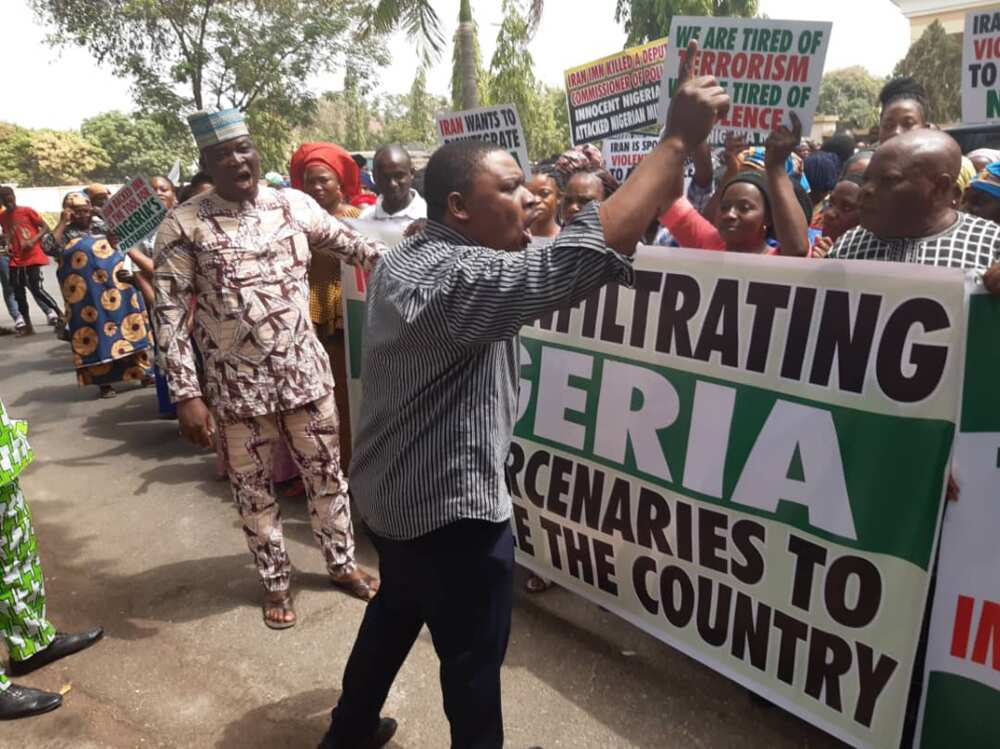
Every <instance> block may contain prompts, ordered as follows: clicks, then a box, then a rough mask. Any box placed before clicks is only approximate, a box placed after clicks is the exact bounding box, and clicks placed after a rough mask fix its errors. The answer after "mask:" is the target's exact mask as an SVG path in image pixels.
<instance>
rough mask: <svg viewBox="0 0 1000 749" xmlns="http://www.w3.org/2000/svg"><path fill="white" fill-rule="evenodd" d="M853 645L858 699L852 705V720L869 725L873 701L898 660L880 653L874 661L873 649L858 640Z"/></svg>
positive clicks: (893, 671)
mask: <svg viewBox="0 0 1000 749" xmlns="http://www.w3.org/2000/svg"><path fill="white" fill-rule="evenodd" d="M854 647H855V650H856V651H857V653H858V701H857V703H856V704H855V705H854V720H856V721H857V722H858V723H860V724H861V725H863V726H868V727H871V724H872V716H873V715H874V714H875V703H876V702H878V698H879V696H880V695H881V694H882V690H884V689H885V685H886V684H888V683H889V679H891V678H892V675H893V673H895V671H896V666H898V665H899V662H898V661H896V660H894V659H892V658H890V657H889V656H887V655H881V656H879V659H878V663H875V651H874V650H872V649H871V648H870V647H868V646H867V645H865V644H863V643H860V642H857V643H855V644H854Z"/></svg>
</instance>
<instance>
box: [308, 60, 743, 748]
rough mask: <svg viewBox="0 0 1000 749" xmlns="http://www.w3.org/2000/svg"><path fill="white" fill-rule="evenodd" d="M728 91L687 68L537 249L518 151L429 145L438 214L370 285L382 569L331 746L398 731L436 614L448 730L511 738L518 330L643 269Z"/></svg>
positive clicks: (356, 481)
mask: <svg viewBox="0 0 1000 749" xmlns="http://www.w3.org/2000/svg"><path fill="white" fill-rule="evenodd" d="M728 101H729V100H728V97H727V96H726V95H725V92H724V91H723V90H722V89H721V88H720V87H719V86H718V85H717V84H716V82H715V80H714V79H711V78H703V79H698V80H694V81H689V82H688V83H686V84H685V85H684V86H683V87H681V88H680V89H679V91H678V93H677V94H675V96H674V98H673V103H672V107H671V116H670V121H669V124H668V126H667V129H666V134H665V137H664V139H663V141H662V143H661V144H660V145H659V146H658V147H657V148H656V149H655V150H654V151H653V152H652V153H650V154H649V155H648V156H647V157H646V158H645V159H644V160H643V162H642V163H641V164H640V165H639V167H638V168H637V169H636V170H635V172H634V173H633V174H632V176H631V177H630V179H629V180H628V182H626V183H625V185H624V186H623V187H622V188H621V189H620V190H619V191H618V192H617V193H616V194H615V195H614V196H612V197H611V198H609V199H608V200H607V201H605V202H604V203H603V204H601V205H600V206H599V207H598V206H597V205H596V204H592V205H591V206H590V207H588V208H586V209H584V210H583V211H581V212H580V213H579V214H578V215H577V216H576V217H575V219H574V220H573V221H572V222H571V223H570V224H569V225H568V226H567V227H566V228H565V229H564V230H563V231H562V233H561V234H560V235H559V237H558V238H557V239H556V240H555V241H554V242H553V243H552V244H551V245H548V246H547V247H544V248H532V249H526V248H527V245H528V243H529V241H530V239H531V237H530V235H529V234H528V230H527V227H528V226H529V225H530V224H531V222H532V221H533V220H534V219H535V218H536V214H537V210H538V200H537V198H536V197H535V196H534V195H532V193H531V192H529V191H528V190H527V188H526V187H525V184H524V175H523V174H522V172H521V169H520V168H519V167H518V166H517V163H516V162H515V161H514V159H513V158H511V156H510V155H509V154H508V153H507V152H506V151H505V150H503V149H501V148H499V147H497V146H493V145H488V144H484V143H479V142H475V141H473V142H466V143H455V144H451V145H448V146H444V147H442V148H441V149H439V150H438V151H437V152H436V153H435V154H434V156H433V157H432V158H431V161H430V164H429V165H428V168H427V175H426V178H425V195H426V199H427V204H428V219H429V222H428V224H427V227H426V229H425V230H424V231H423V232H421V233H420V234H418V235H416V236H415V237H413V238H411V239H409V240H407V241H405V242H404V243H403V244H402V245H400V246H399V248H397V250H395V251H394V252H392V253H389V254H387V255H384V256H383V257H382V259H381V261H380V262H379V264H378V265H377V266H376V269H375V271H374V273H373V274H372V277H371V279H370V282H369V286H368V308H367V329H366V333H365V362H364V365H363V369H362V382H363V385H364V397H363V401H362V403H363V405H362V411H361V420H360V425H359V428H358V439H357V443H356V446H355V453H354V459H353V461H352V463H351V479H352V488H353V494H354V498H355V501H356V503H357V505H358V509H359V510H360V511H361V514H362V516H363V518H364V520H365V523H366V524H367V526H368V528H369V529H370V531H371V535H372V540H373V543H374V544H375V547H376V548H377V550H378V552H379V569H380V574H381V580H382V586H381V588H380V590H379V593H378V594H377V595H376V597H375V598H374V599H373V600H372V602H371V603H370V604H369V605H368V609H367V611H366V613H365V618H364V621H363V623H362V625H361V629H360V631H359V633H358V638H357V641H356V642H355V645H354V650H353V652H352V653H351V657H350V660H349V661H348V663H347V668H346V670H345V673H344V682H343V692H342V695H341V698H340V702H339V703H338V705H337V707H336V708H335V709H334V711H333V716H332V721H331V726H330V730H329V732H328V733H327V735H326V737H325V739H324V741H323V744H322V746H323V747H328V748H329V747H379V746H383V745H384V744H385V743H386V742H388V741H389V739H390V738H391V736H392V734H393V733H394V732H395V728H396V724H395V722H394V721H392V720H391V719H387V718H386V719H381V720H380V712H381V709H382V705H383V704H384V702H385V699H386V697H387V695H388V692H389V688H390V687H391V685H392V682H393V679H394V678H395V676H396V673H397V671H398V670H399V668H400V666H401V665H402V663H403V661H404V660H405V658H406V655H407V653H408V652H409V650H410V648H411V647H412V645H413V642H414V641H415V639H416V637H417V635H418V633H419V632H420V629H421V627H422V626H423V625H424V624H427V626H428V628H429V629H430V632H431V637H432V639H433V642H434V647H435V650H436V651H437V654H438V657H439V658H440V660H441V687H442V691H443V692H444V708H445V712H446V714H447V716H448V720H449V722H450V724H451V742H452V746H453V747H460V748H462V749H468V748H470V747H475V748H477V749H479V748H482V749H500V747H502V746H503V735H504V734H503V719H502V714H501V705H500V667H501V664H502V663H503V659H504V654H505V652H506V648H507V639H508V636H509V633H510V617H511V604H512V596H513V593H512V573H513V563H514V544H513V538H512V535H511V530H510V523H509V520H510V515H511V500H510V495H509V494H508V492H507V489H506V486H505V481H504V463H505V459H506V457H507V453H508V450H509V448H510V441H511V436H512V433H513V428H514V422H515V420H516V414H517V382H518V372H519V366H518V364H519V363H518V343H517V333H518V330H519V329H520V328H521V326H522V325H525V324H527V323H530V322H532V321H533V320H535V319H537V318H538V317H540V316H541V315H543V314H545V313H546V312H550V311H553V310H556V309H559V308H562V307H565V306H567V305H571V304H574V303H576V302H579V301H581V300H583V299H584V298H585V297H587V296H589V295H590V294H591V293H593V292H594V291H595V290H597V289H598V288H600V287H601V286H603V285H604V284H607V283H609V282H620V283H625V284H630V283H631V281H632V267H631V264H630V262H629V261H628V260H627V256H630V255H631V254H632V252H633V251H634V249H635V245H636V243H637V242H638V241H639V239H640V238H641V236H642V235H643V232H644V231H645V230H646V228H647V227H648V226H649V223H650V222H651V221H652V220H653V218H655V217H656V216H657V215H659V212H660V211H661V209H662V208H663V206H662V205H661V203H662V196H663V195H664V194H665V193H666V188H667V185H668V183H669V182H670V181H671V180H673V179H674V178H675V177H676V175H677V174H678V173H679V172H680V170H681V169H682V168H683V163H684V159H685V156H686V154H687V153H688V152H689V151H690V150H691V148H692V147H693V146H694V145H696V144H698V143H700V142H701V141H702V140H703V139H704V138H705V137H706V136H707V135H708V133H709V131H710V130H711V127H712V124H713V122H714V121H715V117H716V113H717V112H718V111H722V110H724V109H726V108H727V107H728ZM609 248H612V249H609ZM512 250H513V251H512Z"/></svg>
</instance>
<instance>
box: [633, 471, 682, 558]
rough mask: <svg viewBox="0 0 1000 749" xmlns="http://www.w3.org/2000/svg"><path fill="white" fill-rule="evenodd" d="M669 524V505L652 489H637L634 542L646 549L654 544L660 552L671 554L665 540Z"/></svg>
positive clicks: (667, 542)
mask: <svg viewBox="0 0 1000 749" xmlns="http://www.w3.org/2000/svg"><path fill="white" fill-rule="evenodd" d="M669 526H670V505H669V503H668V502H667V500H665V499H664V498H663V497H662V496H660V495H659V494H658V493H657V492H654V491H653V490H652V489H647V488H646V487H642V489H640V490H639V506H638V508H637V514H636V519H635V535H636V543H638V544H639V545H640V546H643V547H645V548H647V549H652V548H653V547H654V546H655V547H656V550H657V551H658V552H660V553H661V554H671V555H672V554H673V552H672V551H671V549H670V542H669V541H668V540H667V528H668V527H669Z"/></svg>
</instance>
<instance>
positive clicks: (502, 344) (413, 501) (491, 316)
mask: <svg viewBox="0 0 1000 749" xmlns="http://www.w3.org/2000/svg"><path fill="white" fill-rule="evenodd" d="M632 277H633V273H632V265H631V263H630V262H629V261H628V260H627V259H626V258H624V257H622V256H621V255H619V254H618V253H616V252H613V251H612V250H609V249H608V248H607V247H606V245H605V242H604V231H603V229H602V227H601V223H600V219H599V218H598V213H597V206H596V204H595V205H592V206H591V207H589V208H587V209H585V210H583V211H581V212H580V213H579V214H577V216H576V217H575V219H574V221H573V222H572V223H571V224H570V225H569V226H568V227H566V229H564V230H563V232H562V233H561V234H560V235H559V237H558V238H556V240H555V242H553V243H552V244H550V245H547V246H546V247H538V248H531V249H529V250H525V251H524V252H501V251H497V250H491V249H488V248H486V247H476V246H469V244H468V240H467V239H466V238H465V237H463V236H462V235H461V234H458V233H457V232H455V231H453V230H451V229H449V228H448V227H446V226H444V225H442V224H439V223H436V222H434V221H431V222H428V224H427V227H426V228H425V229H424V230H423V231H422V232H421V233H419V234H417V235H416V236H414V237H412V238H411V239H409V240H406V241H405V242H403V244H401V245H400V246H399V247H398V248H397V249H396V250H394V251H393V252H390V253H388V254H386V255H383V256H382V259H381V261H380V262H379V264H378V265H377V266H376V268H375V271H374V273H373V274H372V276H371V278H370V280H369V284H368V303H367V313H366V314H367V320H366V324H367V328H366V331H365V339H364V346H365V353H364V363H363V365H362V371H361V381H362V387H363V392H364V396H363V398H362V407H361V418H360V424H359V426H358V430H357V437H356V440H355V443H354V458H353V460H352V462H351V470H350V476H351V489H352V494H353V496H354V500H355V502H356V503H357V506H358V509H359V510H360V512H361V515H362V517H363V518H364V520H365V522H366V523H367V524H368V526H369V527H370V528H371V529H372V530H373V531H374V532H375V533H376V534H378V535H379V536H382V537H384V538H391V539H396V540H407V539H412V538H417V537H418V536H423V535H425V534H427V533H430V532H431V531H434V530H436V529H438V528H441V527H443V526H445V525H448V524H450V523H453V522H455V521H458V520H462V519H473V520H485V521H489V522H502V521H505V520H508V519H509V518H510V514H511V501H510V495H509V494H508V492H507V487H506V483H505V480H504V463H505V461H506V458H507V453H508V451H509V449H510V441H511V437H512V436H513V432H514V422H515V421H516V416H517V389H518V381H519V372H520V367H519V361H518V354H519V346H518V341H517V333H518V330H520V328H521V326H522V325H525V324H528V323H531V322H533V321H534V320H536V319H538V317H540V316H541V315H543V314H544V313H546V312H550V311H553V310H556V309H559V308H562V307H565V306H567V305H570V304H575V303H577V302H579V301H582V300H583V299H584V298H586V297H587V296H588V295H590V294H591V293H592V292H594V291H595V290H597V289H599V288H600V287H601V286H603V285H604V284H606V283H608V282H611V281H617V282H622V283H625V284H628V285H631V283H632Z"/></svg>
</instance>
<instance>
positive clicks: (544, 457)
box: [524, 450, 552, 510]
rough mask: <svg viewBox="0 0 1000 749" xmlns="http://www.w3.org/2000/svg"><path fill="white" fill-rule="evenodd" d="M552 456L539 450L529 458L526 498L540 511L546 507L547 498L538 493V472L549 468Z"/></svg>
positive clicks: (525, 485) (525, 480)
mask: <svg viewBox="0 0 1000 749" xmlns="http://www.w3.org/2000/svg"><path fill="white" fill-rule="evenodd" d="M551 459H552V456H551V455H549V453H548V452H547V451H545V450H539V451H537V452H536V453H534V454H533V455H532V456H531V457H530V458H528V467H527V468H526V469H525V471H524V497H525V499H528V500H530V501H531V503H532V504H533V505H534V506H535V507H537V508H538V509H539V510H540V509H542V508H543V507H545V497H543V496H542V494H541V492H539V491H538V472H539V471H540V470H541V469H542V467H543V466H547V465H548V464H549V461H550V460H551Z"/></svg>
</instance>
